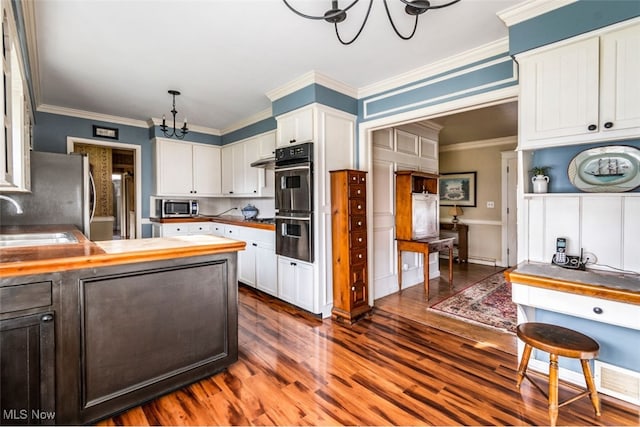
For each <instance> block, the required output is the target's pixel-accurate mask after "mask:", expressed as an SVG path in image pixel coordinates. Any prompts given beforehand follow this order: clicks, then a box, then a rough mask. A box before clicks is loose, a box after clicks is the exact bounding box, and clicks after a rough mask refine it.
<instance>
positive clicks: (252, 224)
mask: <svg viewBox="0 0 640 427" xmlns="http://www.w3.org/2000/svg"><path fill="white" fill-rule="evenodd" d="M149 220H150V221H151V222H155V223H157V224H172V223H176V222H177V223H180V222H218V223H220V224H229V225H237V226H238V227H249V228H258V229H260V230H268V231H275V229H276V225H275V224H271V223H268V222H257V221H245V220H243V219H233V218H230V217H190V218H156V217H153V218H149Z"/></svg>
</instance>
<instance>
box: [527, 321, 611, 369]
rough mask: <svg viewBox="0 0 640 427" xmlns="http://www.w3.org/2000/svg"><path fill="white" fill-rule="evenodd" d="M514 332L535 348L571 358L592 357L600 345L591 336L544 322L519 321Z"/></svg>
mask: <svg viewBox="0 0 640 427" xmlns="http://www.w3.org/2000/svg"><path fill="white" fill-rule="evenodd" d="M516 334H517V335H518V338H520V339H521V340H522V341H523V342H524V343H526V344H529V345H531V346H533V347H535V348H537V349H540V350H543V351H546V352H547V353H554V354H557V355H558V356H563V357H570V358H573V359H587V360H590V359H594V358H595V357H597V356H598V351H600V345H599V344H598V343H597V342H596V341H595V340H594V339H592V338H590V337H588V336H586V335H584V334H581V333H580V332H576V331H574V330H572V329H567V328H563V327H562V326H556V325H549V324H546V323H535V322H531V323H521V324H519V325H518V327H517V328H516Z"/></svg>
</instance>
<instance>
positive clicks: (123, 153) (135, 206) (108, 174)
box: [67, 137, 141, 241]
mask: <svg viewBox="0 0 640 427" xmlns="http://www.w3.org/2000/svg"><path fill="white" fill-rule="evenodd" d="M67 152H69V153H71V152H79V153H84V154H87V155H88V156H89V163H90V168H91V172H92V175H93V179H94V183H95V190H94V194H95V202H94V215H93V218H92V220H91V236H90V237H91V240H94V241H99V240H114V239H135V238H139V237H140V236H141V224H140V222H141V197H140V195H141V179H140V173H139V171H140V170H141V168H140V164H141V159H140V156H141V150H140V147H139V146H137V145H133V144H124V143H117V142H106V141H97V140H92V139H84V138H75V137H68V138H67Z"/></svg>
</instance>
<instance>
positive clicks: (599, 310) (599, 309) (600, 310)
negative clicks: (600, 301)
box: [593, 307, 604, 314]
mask: <svg viewBox="0 0 640 427" xmlns="http://www.w3.org/2000/svg"><path fill="white" fill-rule="evenodd" d="M593 312H594V313H595V314H602V313H603V312H604V310H602V309H601V308H600V307H593Z"/></svg>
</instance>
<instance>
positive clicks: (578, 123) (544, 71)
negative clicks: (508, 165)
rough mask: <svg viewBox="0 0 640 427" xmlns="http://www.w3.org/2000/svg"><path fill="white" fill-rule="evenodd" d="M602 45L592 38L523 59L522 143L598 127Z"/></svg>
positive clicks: (521, 71)
mask: <svg viewBox="0 0 640 427" xmlns="http://www.w3.org/2000/svg"><path fill="white" fill-rule="evenodd" d="M599 49H600V47H599V38H598V37H593V38H590V39H587V40H582V41H579V42H576V43H572V44H569V45H566V46H562V47H559V48H556V49H552V50H549V51H545V52H541V53H539V54H536V55H532V56H531V57H526V58H523V59H522V61H521V62H520V90H521V92H520V93H521V102H520V107H521V120H520V123H521V125H522V126H523V136H524V138H525V141H523V144H526V142H527V141H529V140H539V139H551V138H557V137H563V136H572V135H581V134H588V133H590V132H596V131H597V130H598V123H599V122H598V109H599V100H598V96H599ZM551 143H553V142H550V144H551Z"/></svg>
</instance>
